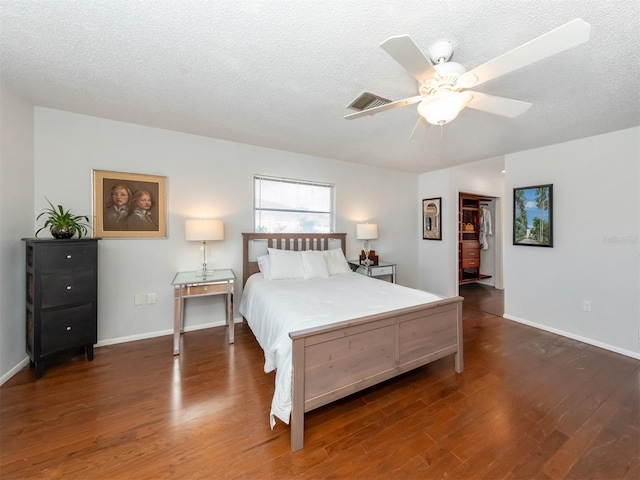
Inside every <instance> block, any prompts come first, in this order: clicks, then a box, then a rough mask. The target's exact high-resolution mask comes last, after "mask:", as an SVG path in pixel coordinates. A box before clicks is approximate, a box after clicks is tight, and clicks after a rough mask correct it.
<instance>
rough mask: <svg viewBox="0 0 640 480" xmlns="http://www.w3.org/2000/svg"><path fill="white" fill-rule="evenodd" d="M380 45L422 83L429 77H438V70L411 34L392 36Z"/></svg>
mask: <svg viewBox="0 0 640 480" xmlns="http://www.w3.org/2000/svg"><path fill="white" fill-rule="evenodd" d="M380 46H381V47H382V49H383V50H384V51H385V52H387V53H388V54H389V55H391V57H393V59H394V60H395V61H396V62H398V63H399V64H400V65H401V66H402V67H404V68H405V69H406V70H407V71H408V72H409V73H410V74H411V76H413V78H415V79H416V80H417V81H418V82H419V83H420V84H422V83H424V81H425V80H426V79H427V78H431V77H438V72H436V70H435V68H433V65H431V62H430V61H429V59H427V57H425V56H424V54H423V53H422V52H421V51H420V49H419V48H418V46H417V45H416V44H415V42H414V41H413V40H412V39H411V37H410V36H409V35H399V36H397V37H390V38H388V39H386V40H385V41H384V42H382V43H381V44H380Z"/></svg>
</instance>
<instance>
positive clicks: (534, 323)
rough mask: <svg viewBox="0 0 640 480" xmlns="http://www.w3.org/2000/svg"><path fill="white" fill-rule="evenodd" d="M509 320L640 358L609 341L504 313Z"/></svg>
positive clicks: (639, 353)
mask: <svg viewBox="0 0 640 480" xmlns="http://www.w3.org/2000/svg"><path fill="white" fill-rule="evenodd" d="M502 317H503V318H505V319H507V320H511V321H513V322H518V323H522V324H524V325H529V326H530V327H534V328H539V329H540V330H544V331H546V332H550V333H555V334H556V335H560V336H562V337H567V338H570V339H572V340H577V341H578V342H582V343H586V344H589V345H593V346H594V347H598V348H602V349H604V350H609V351H610V352H614V353H619V354H620V355H624V356H626V357H631V358H636V359H638V360H640V352H632V351H631V350H625V349H624V348H619V347H615V346H613V345H609V344H608V343H603V342H599V341H597V340H593V339H591V338H586V337H582V336H580V335H575V334H573V333H569V332H565V331H563V330H558V329H557V328H552V327H549V326H547V325H541V324H539V323H536V322H530V321H529V320H525V319H524V318H519V317H516V316H513V315H508V314H506V313H505V314H504V315H503V316H502Z"/></svg>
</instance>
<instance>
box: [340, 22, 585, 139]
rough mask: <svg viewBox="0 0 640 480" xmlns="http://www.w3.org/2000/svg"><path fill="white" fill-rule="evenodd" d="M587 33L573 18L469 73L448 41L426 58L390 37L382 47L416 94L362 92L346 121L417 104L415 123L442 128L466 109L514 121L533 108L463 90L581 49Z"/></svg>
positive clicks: (408, 42)
mask: <svg viewBox="0 0 640 480" xmlns="http://www.w3.org/2000/svg"><path fill="white" fill-rule="evenodd" d="M590 31H591V25H589V24H588V23H586V22H585V21H584V20H582V19H580V18H577V19H575V20H572V21H570V22H569V23H566V24H565V25H562V26H561V27H558V28H556V29H555V30H552V31H550V32H548V33H545V34H544V35H541V36H539V37H538V38H535V39H533V40H531V41H529V42H527V43H525V44H524V45H522V46H520V47H517V48H515V49H513V50H511V51H509V52H507V53H505V54H503V55H501V56H499V57H497V58H494V59H493V60H490V61H489V62H487V63H485V64H483V65H480V66H478V67H476V68H474V69H472V70H470V71H468V72H467V71H466V69H465V68H464V67H463V66H462V65H460V64H459V63H456V62H451V61H450V59H451V57H452V55H453V45H452V44H451V42H449V41H439V42H436V43H435V44H434V45H432V47H431V48H430V49H429V59H427V58H426V57H425V56H424V55H423V53H422V52H421V51H420V49H419V48H418V47H417V45H416V44H415V43H414V41H413V40H412V39H411V37H410V36H409V35H400V36H397V37H391V38H389V39H387V40H385V41H384V42H382V43H381V44H380V46H381V47H382V48H383V49H384V50H385V51H386V52H387V53H388V54H389V55H391V57H393V59H394V60H395V61H396V62H398V63H399V64H400V65H401V66H402V67H404V68H405V69H406V70H407V71H408V72H409V73H410V74H411V75H412V76H413V77H414V78H415V79H416V80H417V81H418V95H414V96H412V97H408V98H405V99H403V100H397V101H394V102H392V101H391V100H388V99H384V98H382V97H378V96H375V95H373V94H369V93H367V92H365V93H366V94H367V95H368V97H369V98H368V99H367V100H365V101H364V106H363V102H362V99H363V98H364V97H363V95H365V94H363V95H361V96H360V97H358V98H357V99H356V100H354V101H353V102H352V103H351V104H350V105H349V107H348V108H353V109H359V108H360V109H361V111H359V112H357V113H352V114H350V115H346V116H345V117H344V118H346V119H348V120H352V119H354V118H360V117H364V116H366V115H375V114H376V113H380V112H384V111H386V110H391V109H394V108H398V107H404V106H406V105H412V104H415V103H418V113H419V114H420V116H421V118H420V121H419V122H418V124H419V123H421V122H422V119H423V118H424V119H425V120H426V121H427V122H429V123H430V124H433V125H440V126H442V125H445V124H446V123H449V122H451V121H452V120H454V119H455V118H456V117H457V116H458V113H460V112H461V111H462V110H463V109H464V108H466V107H469V108H473V109H475V110H482V111H485V112H489V113H493V114H496V115H502V116H505V117H510V118H513V117H517V116H518V115H522V114H523V113H524V112H526V111H527V110H528V109H529V107H531V104H530V103H527V102H521V101H519V100H512V99H509V98H504V97H497V96H495V95H489V94H487V93H481V92H476V91H472V90H467V89H469V88H472V87H475V86H478V85H481V84H482V83H485V82H488V81H489V80H493V79H494V78H496V77H499V76H501V75H504V74H506V73H509V72H511V71H513V70H516V69H518V68H522V67H524V66H526V65H529V64H532V63H534V62H537V61H539V60H542V59H544V58H547V57H550V56H552V55H555V54H556V53H560V52H562V51H564V50H568V49H569V48H572V47H575V46H576V45H580V44H581V43H584V42H586V41H587V40H589V34H590ZM372 97H374V98H373V99H372ZM358 103H359V104H360V106H358ZM414 131H415V130H414Z"/></svg>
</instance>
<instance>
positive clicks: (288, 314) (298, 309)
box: [239, 273, 442, 428]
mask: <svg viewBox="0 0 640 480" xmlns="http://www.w3.org/2000/svg"><path fill="white" fill-rule="evenodd" d="M441 299H442V297H439V296H437V295H434V294H432V293H427V292H423V291H421V290H414V289H411V288H407V287H403V286H400V285H395V284H392V283H388V282H385V281H381V280H376V279H372V278H369V277H366V276H364V275H360V274H357V273H342V274H339V275H334V276H332V277H329V278H312V279H308V280H271V281H268V280H265V279H264V278H263V276H262V274H260V273H256V274H255V275H252V276H251V277H250V278H249V280H247V283H246V285H245V287H244V291H243V293H242V300H241V302H240V308H239V310H240V313H241V314H242V316H243V317H244V318H246V319H247V322H248V323H249V326H250V327H251V330H252V331H253V333H254V335H255V337H256V339H257V340H258V343H259V344H260V346H261V347H262V350H264V357H265V363H264V371H265V372H271V371H273V370H274V369H275V370H276V388H275V393H274V395H273V400H272V402H271V416H270V419H271V427H272V428H273V426H274V425H275V417H277V418H279V419H280V420H282V421H283V422H285V423H287V424H288V423H289V417H290V415H291V378H292V377H291V375H292V359H291V355H292V341H291V338H289V333H290V332H295V331H298V330H303V329H307V328H311V327H316V326H320V325H327V324H329V323H334V322H338V321H342V320H349V319H353V318H358V317H363V316H367V315H373V314H376V313H381V312H388V311H391V310H396V309H399V308H404V307H411V306H414V305H421V304H424V303H430V302H433V301H436V300H441Z"/></svg>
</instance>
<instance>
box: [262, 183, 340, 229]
mask: <svg viewBox="0 0 640 480" xmlns="http://www.w3.org/2000/svg"><path fill="white" fill-rule="evenodd" d="M333 190H334V186H333V185H332V184H328V183H315V182H306V181H304V180H289V179H286V178H273V177H262V176H255V177H254V205H255V225H254V227H255V231H256V232H267V233H279V232H287V233H331V232H333V222H334V211H333V210H334V200H333V198H334V195H333Z"/></svg>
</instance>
